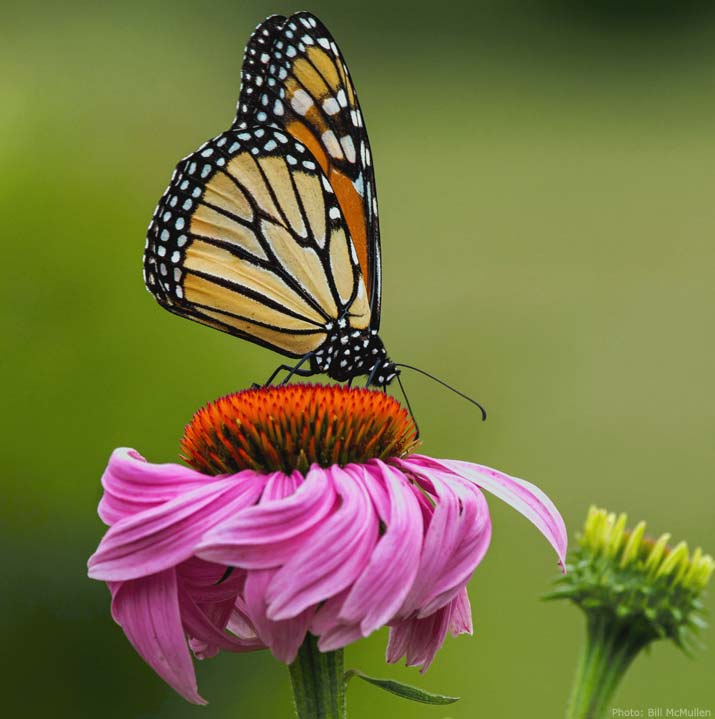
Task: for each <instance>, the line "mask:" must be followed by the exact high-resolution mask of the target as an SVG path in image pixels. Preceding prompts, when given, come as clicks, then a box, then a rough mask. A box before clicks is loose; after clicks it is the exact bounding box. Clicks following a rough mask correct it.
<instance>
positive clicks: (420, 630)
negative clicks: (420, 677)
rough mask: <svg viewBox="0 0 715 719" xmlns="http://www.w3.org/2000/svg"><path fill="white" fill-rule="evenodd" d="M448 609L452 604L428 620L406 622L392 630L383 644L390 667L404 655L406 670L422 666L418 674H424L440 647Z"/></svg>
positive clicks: (447, 627) (448, 617)
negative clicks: (387, 640)
mask: <svg viewBox="0 0 715 719" xmlns="http://www.w3.org/2000/svg"><path fill="white" fill-rule="evenodd" d="M451 609H452V605H451V604H447V605H446V606H445V607H442V608H441V609H438V610H437V611H436V612H433V613H432V614H430V615H429V616H428V617H424V618H422V619H417V618H412V619H407V620H406V621H404V622H400V623H399V624H397V625H396V626H394V627H392V628H391V629H390V640H389V642H388V644H387V661H388V662H389V663H391V664H394V663H395V662H396V661H398V660H399V659H400V657H403V656H404V657H405V664H406V665H407V666H408V667H414V666H419V665H422V669H421V672H422V673H424V672H426V671H427V669H429V666H430V664H431V663H432V660H433V659H434V658H435V655H436V654H437V652H438V651H439V649H440V647H441V646H442V644H444V640H445V638H446V636H447V631H448V630H449V625H450V621H449V620H450V615H451Z"/></svg>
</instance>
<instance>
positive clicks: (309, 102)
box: [290, 90, 313, 115]
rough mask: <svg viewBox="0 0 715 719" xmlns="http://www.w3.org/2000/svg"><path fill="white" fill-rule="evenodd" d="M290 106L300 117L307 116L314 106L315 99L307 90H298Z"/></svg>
mask: <svg viewBox="0 0 715 719" xmlns="http://www.w3.org/2000/svg"><path fill="white" fill-rule="evenodd" d="M290 104H291V105H292V106H293V109H294V110H295V111H296V112H297V113H298V114H299V115H305V113H306V112H308V110H310V108H311V107H312V106H313V98H312V97H311V96H310V95H309V94H308V93H307V92H306V91H305V90H296V92H295V94H294V95H293V97H292V99H291V101H290Z"/></svg>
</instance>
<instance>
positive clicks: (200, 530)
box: [88, 472, 264, 581]
mask: <svg viewBox="0 0 715 719" xmlns="http://www.w3.org/2000/svg"><path fill="white" fill-rule="evenodd" d="M263 484H264V479H263V478H262V477H261V475H257V474H254V473H253V472H242V473H241V474H240V475H234V476H231V477H226V478H223V479H220V480H217V481H215V482H209V483H206V482H204V486H202V487H200V488H198V489H193V490H191V491H189V492H187V493H185V494H182V495H180V496H178V497H176V498H175V499H172V500H170V501H168V502H166V503H164V504H162V505H160V506H158V507H153V508H151V509H148V510H146V511H144V512H139V513H138V514H135V515H132V516H131V517H127V518H125V519H122V520H120V521H118V522H117V523H116V524H114V525H112V526H111V527H110V529H109V530H108V531H107V533H106V534H105V535H104V537H103V538H102V541H101V542H100V544H99V547H98V549H97V551H96V552H95V553H94V554H93V555H92V556H91V557H90V559H89V563H88V566H89V576H90V577H92V578H93V579H103V580H105V581H124V580H128V579H135V578H137V577H145V576H147V575H149V574H154V573H156V572H160V571H162V570H164V569H167V568H169V567H174V566H176V565H177V564H179V563H181V562H183V561H184V560H186V559H188V558H189V557H191V556H192V555H193V554H194V550H195V548H196V544H197V542H198V540H199V539H200V538H201V537H202V536H203V535H204V534H205V533H206V532H207V531H208V530H209V529H211V527H213V526H215V525H216V524H218V523H219V522H221V521H223V520H225V519H227V518H228V517H230V516H232V515H233V514H235V513H236V512H238V511H239V510H240V509H242V508H243V507H245V506H247V505H250V504H253V503H254V502H255V501H256V500H257V499H258V497H259V496H260V493H261V490H262V489H263Z"/></svg>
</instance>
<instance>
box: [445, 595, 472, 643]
mask: <svg viewBox="0 0 715 719" xmlns="http://www.w3.org/2000/svg"><path fill="white" fill-rule="evenodd" d="M449 633H450V634H451V635H452V636H453V637H458V636H459V635H460V634H473V633H474V627H473V625H472V606H471V604H470V603H469V595H468V594H467V590H466V589H462V591H461V592H460V593H459V594H458V595H457V596H456V597H455V598H454V599H453V600H452V614H451V616H450V618H449Z"/></svg>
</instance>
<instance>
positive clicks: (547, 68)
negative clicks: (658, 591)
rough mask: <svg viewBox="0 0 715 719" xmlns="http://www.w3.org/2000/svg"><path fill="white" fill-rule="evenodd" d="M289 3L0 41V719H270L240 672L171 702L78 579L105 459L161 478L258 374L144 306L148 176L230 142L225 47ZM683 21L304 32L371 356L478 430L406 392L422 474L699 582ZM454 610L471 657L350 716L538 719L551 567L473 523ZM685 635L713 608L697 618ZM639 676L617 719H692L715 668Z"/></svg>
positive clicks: (370, 24)
mask: <svg viewBox="0 0 715 719" xmlns="http://www.w3.org/2000/svg"><path fill="white" fill-rule="evenodd" d="M303 6H304V3H302V2H301V3H292V2H283V3H281V4H275V3H270V2H264V1H263V0H261V1H259V0H252V1H250V2H243V3H240V2H231V3H229V2H214V3H210V4H208V3H207V4H203V5H202V4H198V3H195V2H186V1H184V0H178V1H177V2H173V3H168V2H163V3H146V2H138V1H136V0H128V1H126V2H122V3H116V4H109V3H107V4H105V3H90V2H84V3H81V2H71V3H68V4H56V3H50V2H49V1H40V2H38V1H36V0H28V1H26V2H22V3H17V4H12V3H4V5H3V18H2V24H1V25H0V67H1V68H2V70H1V72H0V168H1V171H0V210H1V213H2V218H3V231H2V234H1V237H2V256H3V267H4V270H3V273H2V275H3V281H2V283H0V293H1V294H2V303H1V304H0V307H1V308H2V309H1V310H0V312H2V327H3V334H4V340H5V341H4V347H5V349H4V351H3V353H2V361H3V365H4V368H3V373H2V374H3V379H4V390H3V406H4V412H3V419H2V421H3V425H4V426H3V428H2V436H3V438H4V441H3V455H4V457H5V460H4V461H3V465H4V468H3V474H2V497H3V499H2V502H1V503H0V512H2V521H1V527H0V532H1V535H0V542H1V544H0V546H2V585H3V588H2V590H0V592H1V596H0V636H2V638H3V641H4V646H5V649H4V650H3V652H2V653H1V656H2V658H1V659H0V662H2V667H0V669H1V671H0V676H1V677H2V683H3V685H4V690H3V705H4V706H5V710H4V711H5V712H6V713H7V716H16V715H19V716H26V717H27V716H29V717H34V716H44V715H46V714H51V715H52V716H55V717H137V718H139V717H172V718H181V717H200V716H204V717H226V718H229V717H231V718H233V717H239V716H246V717H269V718H272V717H276V718H278V717H288V716H290V703H289V702H290V698H289V691H288V675H287V671H286V670H285V668H284V667H283V666H281V665H279V664H277V663H275V662H274V661H273V660H272V659H271V657H270V656H269V655H267V654H266V653H259V654H255V655H244V656H237V655H222V656H220V657H218V658H216V659H213V660H210V661H208V662H205V663H202V664H200V665H199V667H198V673H199V684H200V689H201V691H202V693H203V694H204V696H206V697H207V698H208V699H209V700H210V702H211V704H210V705H209V707H208V708H203V709H202V708H196V707H192V706H190V705H188V704H186V703H184V702H183V700H181V699H180V698H178V697H177V696H176V695H175V694H173V692H172V691H171V690H169V689H168V688H167V687H166V686H165V685H164V684H163V682H162V681H161V680H159V679H158V678H157V677H156V676H155V675H154V674H153V673H152V672H151V671H150V670H149V669H148V668H147V667H146V666H145V665H144V664H143V663H142V661H141V660H140V659H139V658H138V657H137V656H136V655H135V654H134V652H133V650H132V649H131V647H130V645H129V644H128V643H127V641H126V640H125V639H124V637H123V635H122V633H121V631H120V630H119V628H118V627H116V626H115V625H114V624H113V623H112V620H111V619H110V616H109V597H108V592H107V591H106V589H105V587H104V586H103V585H101V584H99V583H97V582H92V581H90V580H88V579H87V578H86V566H85V563H86V559H87V557H88V556H89V555H90V554H91V552H92V551H93V550H94V548H95V546H96V544H97V542H98V540H99V538H100V536H101V534H102V531H103V529H102V525H101V523H100V522H99V520H98V519H97V517H96V511H95V510H96V504H97V501H98V499H99V497H100V487H99V477H100V475H101V472H102V469H103V467H104V465H105V462H106V460H107V457H108V456H109V453H110V452H111V450H112V448H114V447H115V446H118V445H129V446H132V447H136V448H137V449H139V450H140V451H141V452H142V453H143V454H144V455H145V456H146V457H147V458H149V459H150V460H153V461H171V460H174V459H175V458H176V456H177V453H178V448H177V444H178V439H179V437H180V435H181V432H182V428H183V425H184V423H185V422H186V421H187V420H188V419H189V418H190V417H191V415H192V413H193V412H194V410H195V409H197V408H198V407H199V406H200V405H201V404H203V403H204V402H205V401H207V400H209V399H211V398H214V397H216V396H218V395H220V394H223V393H226V392H229V391H232V390H235V389H237V388H240V387H244V386H246V385H247V384H248V383H250V382H251V381H253V380H256V379H261V378H264V377H265V376H267V375H268V374H269V372H270V371H271V369H272V368H273V367H274V365H275V363H276V356H274V355H272V354H271V353H270V352H268V351H266V350H263V349H260V348H257V347H254V346H251V345H249V344H248V343H242V342H240V341H238V340H235V339H233V338H231V337H228V336H226V335H222V334H220V333H218V332H215V331H212V330H209V329H206V328H204V327H201V326H199V325H196V324H193V323H190V322H187V321H183V320H180V319H178V318H176V317H174V316H172V315H170V314H169V313H167V312H165V311H163V310H162V309H160V308H159V307H158V305H156V303H155V302H154V301H153V299H152V298H151V296H150V295H149V294H148V293H147V292H146V291H145V290H144V288H143V285H142V281H141V275H140V268H141V254H142V248H143V243H144V234H145V230H146V226H147V223H148V221H149V218H150V217H151V213H152V211H153V209H154V205H155V203H156V201H157V199H158V197H159V196H160V194H161V193H162V191H163V190H164V187H165V185H166V183H167V182H168V179H169V175H170V172H171V169H172V168H173V166H174V164H175V163H176V161H177V160H178V159H179V158H180V157H182V156H183V155H185V154H187V153H188V152H190V151H192V150H193V149H194V148H195V147H196V146H198V145H199V144H200V143H201V142H203V141H204V140H205V139H206V138H208V137H211V136H213V135H215V134H217V133H218V132H220V131H221V130H223V129H224V128H226V127H227V126H228V124H229V122H230V120H231V118H232V111H233V108H234V104H235V100H236V96H237V92H238V78H239V69H240V62H241V56H242V51H243V47H244V44H245V41H246V40H247V38H248V35H249V34H250V32H251V30H252V29H253V27H254V26H255V24H256V23H257V22H259V21H260V20H261V19H262V18H263V17H264V16H266V15H268V14H270V13H272V12H289V11H292V10H297V9H302V8H303ZM712 7H713V4H712V3H711V2H708V3H705V2H703V3H697V2H683V1H682V0H681V1H680V2H678V1H677V0H673V1H672V2H666V1H665V0H662V1H661V2H645V0H644V1H643V2H633V1H632V0H621V1H620V2H616V0H614V1H613V2H597V0H593V1H592V2H587V1H586V0H581V1H580V2H566V1H565V0H564V1H562V2H560V1H558V0H551V1H549V0H531V1H523V2H517V1H516V0H509V1H505V0H502V1H501V2H500V1H499V0H481V1H473V2H451V3H439V4H435V3H426V2H419V1H416V2H411V3H409V4H408V3H386V2H384V1H378V0H370V1H369V2H365V1H363V2H360V3H342V2H339V1H338V0H333V1H332V2H326V1H325V0H316V1H315V2H313V3H312V5H309V6H308V9H311V10H313V11H314V12H316V13H317V14H318V15H319V16H320V17H321V18H322V19H323V21H324V22H325V23H326V24H327V25H328V27H329V28H331V30H332V32H333V33H334V35H335V37H336V38H337V40H338V42H339V44H340V45H341V47H342V49H343V51H344V53H345V55H346V57H347V60H348V62H349V65H350V68H351V70H352V74H353V77H354V78H355V81H356V84H357V88H358V92H359V95H360V99H361V102H362V106H363V110H364V112H365V116H366V118H367V124H368V128H369V131H370V138H371V142H372V146H373V154H374V156H375V158H376V168H377V180H378V189H379V195H380V210H381V213H380V214H381V220H382V231H383V249H384V271H385V289H384V312H383V332H382V334H383V337H384V340H385V342H386V344H387V346H388V348H389V350H390V352H391V354H392V356H393V357H394V358H395V359H397V360H400V361H405V362H410V363H414V364H417V365H418V366H420V367H423V368H425V369H427V370H432V371H433V372H436V373H438V374H439V375H440V376H441V377H443V378H444V379H445V380H447V381H451V382H453V383H454V384H456V385H457V386H459V387H460V388H463V389H464V390H466V391H468V392H469V393H471V394H473V395H474V396H476V397H477V398H478V399H479V400H481V401H482V402H483V403H484V404H485V405H486V406H487V407H488V409H489V411H490V418H489V421H488V422H487V423H486V424H481V423H480V422H479V417H478V414H477V412H475V411H474V409H473V408H472V407H470V406H469V405H468V404H467V403H465V402H462V401H461V400H459V399H458V398H456V397H454V396H453V395H450V394H449V393H447V392H446V391H443V390H441V389H439V388H438V387H436V386H434V385H431V384H430V383H428V382H427V381H426V380H424V379H423V378H420V377H419V376H417V375H412V376H411V375H409V374H407V375H406V376H405V382H406V384H407V386H408V389H409V393H410V397H411V400H412V402H413V405H414V408H415V411H416V413H417V415H418V417H419V419H420V421H421V424H422V431H423V437H424V451H425V452H426V453H428V454H432V455H434V456H445V457H458V458H464V459H469V460H474V461H479V462H482V463H485V464H489V465H492V466H495V467H498V468H501V469H504V470H506V471H508V472H510V473H512V474H516V475H517V476H523V477H526V478H528V479H530V480H531V481H532V482H535V483H537V484H538V485H539V486H541V487H542V488H543V489H545V490H546V491H547V492H548V493H549V494H550V495H551V496H552V497H553V498H554V500H555V501H556V503H557V504H558V506H559V507H560V509H561V510H562V512H563V514H564V517H565V519H566V521H567V524H568V526H569V529H570V531H571V532H572V533H573V532H574V531H575V530H576V529H577V528H578V526H579V525H580V523H581V522H582V520H583V517H584V515H585V512H586V509H587V507H588V505H589V504H590V503H594V502H595V503H597V504H599V505H603V506H606V507H608V508H610V509H613V510H617V511H627V512H629V514H630V516H631V517H632V518H633V520H634V521H636V520H638V519H640V518H643V519H646V520H647V521H648V522H649V525H650V528H651V529H652V530H653V531H654V532H658V533H659V532H662V531H671V532H672V533H673V535H674V537H675V538H681V537H682V538H686V539H687V540H688V541H689V542H691V544H695V545H697V544H702V545H703V546H704V548H705V549H706V550H710V551H711V552H712V551H714V550H715V526H714V524H715V523H714V522H713V516H714V510H713V507H714V506H715V483H714V482H713V477H712V467H713V459H715V457H714V454H715V451H714V449H713V441H712V440H713V424H714V422H713V420H714V414H715V409H714V403H713V388H714V383H713V350H715V341H714V340H713V331H712V316H713V300H715V296H714V294H715V293H714V291H713V261H714V260H715V250H713V232H714V231H715V203H713V191H714V188H715V13H713V12H712V11H711V9H712ZM490 505H491V507H492V509H493V519H494V537H493V542H492V548H491V550H490V552H489V554H488V556H487V557H486V559H485V561H484V562H483V564H482V566H481V567H480V568H479V570H478V571H477V574H476V576H475V578H474V580H473V582H472V584H471V596H472V603H473V610H474V619H475V625H476V633H475V636H474V638H465V637H462V638H460V639H458V640H448V641H447V643H446V646H445V648H444V649H443V651H442V652H441V653H440V655H439V656H438V659H437V661H436V662H435V664H434V665H433V667H432V668H431V669H430V671H429V672H428V673H427V674H426V675H425V676H424V677H420V676H419V674H418V673H417V672H416V670H414V669H409V670H408V669H405V668H403V667H386V666H385V665H384V660H383V655H384V645H385V642H386V633H385V632H380V633H378V634H377V635H375V636H373V637H371V638H370V639H368V640H366V641H363V642H362V643H360V644H359V645H357V646H353V647H351V648H350V649H349V650H348V651H347V661H348V665H350V666H359V667H360V668H362V669H363V670H364V671H366V672H368V673H371V674H375V675H379V676H389V677H394V678H399V679H402V680H406V681H410V682H413V683H418V684H420V685H421V686H424V687H426V688H429V689H433V690H436V691H441V692H444V693H449V694H454V695H461V696H463V697H464V698H463V700H462V701H461V702H460V703H458V704H456V705H453V706H451V707H444V708H440V707H423V706H420V705H411V704H407V703H403V702H400V701H399V700H397V699H395V698H392V697H390V696H388V695H382V694H380V693H379V692H378V691H377V690H375V689H373V688H371V687H368V686H367V685H362V686H358V685H354V686H353V687H352V688H351V690H350V694H349V703H350V706H351V708H352V713H351V716H355V717H360V716H365V715H367V714H368V712H369V713H370V715H371V716H375V717H382V716H390V717H415V718H419V717H425V718H427V717H433V718H434V719H445V718H446V717H451V718H453V719H460V718H464V719H466V718H467V717H469V718H473V717H493V718H495V719H496V718H511V717H522V716H524V717H525V716H530V717H544V718H551V717H558V716H560V715H561V714H562V711H563V706H564V703H565V699H566V696H567V693H568V688H569V686H570V682H571V678H572V674H573V671H574V663H575V659H576V656H577V652H578V649H579V646H580V643H581V637H582V618H581V617H580V616H579V615H578V613H577V611H576V610H575V609H571V608H570V607H568V606H557V605H551V604H545V603H542V602H540V601H539V595H540V594H542V593H543V592H545V591H546V590H547V589H548V588H549V582H550V579H551V577H552V576H553V575H554V573H555V570H556V566H555V561H554V557H553V555H552V553H551V550H550V549H549V548H548V547H547V545H546V543H545V542H544V541H543V540H542V538H541V537H540V536H539V534H538V533H537V531H536V530H535V529H534V528H533V527H532V526H531V525H530V524H529V523H528V522H526V521H525V520H524V519H523V518H521V517H520V516H518V515H517V514H516V513H515V512H513V511H512V510H510V509H509V508H507V507H505V506H504V505H502V504H501V503H500V502H499V501H498V500H496V499H494V500H491V501H490ZM708 604H709V607H710V609H711V610H712V608H713V599H712V598H710V599H709V600H708ZM704 639H705V643H706V645H709V646H710V648H707V647H706V649H705V650H704V651H702V652H700V653H699V654H698V655H697V658H696V659H695V660H694V661H692V660H689V659H687V658H686V657H684V656H682V655H681V654H679V653H678V652H677V651H676V650H675V649H674V648H672V647H671V646H666V645H663V646H660V645H656V647H655V649H654V651H653V652H652V653H651V654H650V655H648V656H647V657H645V658H644V659H642V660H641V661H640V662H639V663H638V664H637V665H636V666H635V668H634V669H633V671H632V673H631V674H630V675H629V676H628V677H627V680H626V682H625V684H624V686H623V688H622V691H621V692H620V695H619V697H618V704H619V705H620V706H624V707H629V706H630V707H638V708H646V707H649V706H655V707H657V706H662V707H670V706H681V705H687V706H693V705H697V706H700V707H703V708H707V709H711V710H715V688H714V686H713V676H714V674H715V653H713V650H712V648H711V647H712V645H713V643H714V642H715V635H714V634H713V632H712V631H709V632H707V633H706V634H705V635H704Z"/></svg>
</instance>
